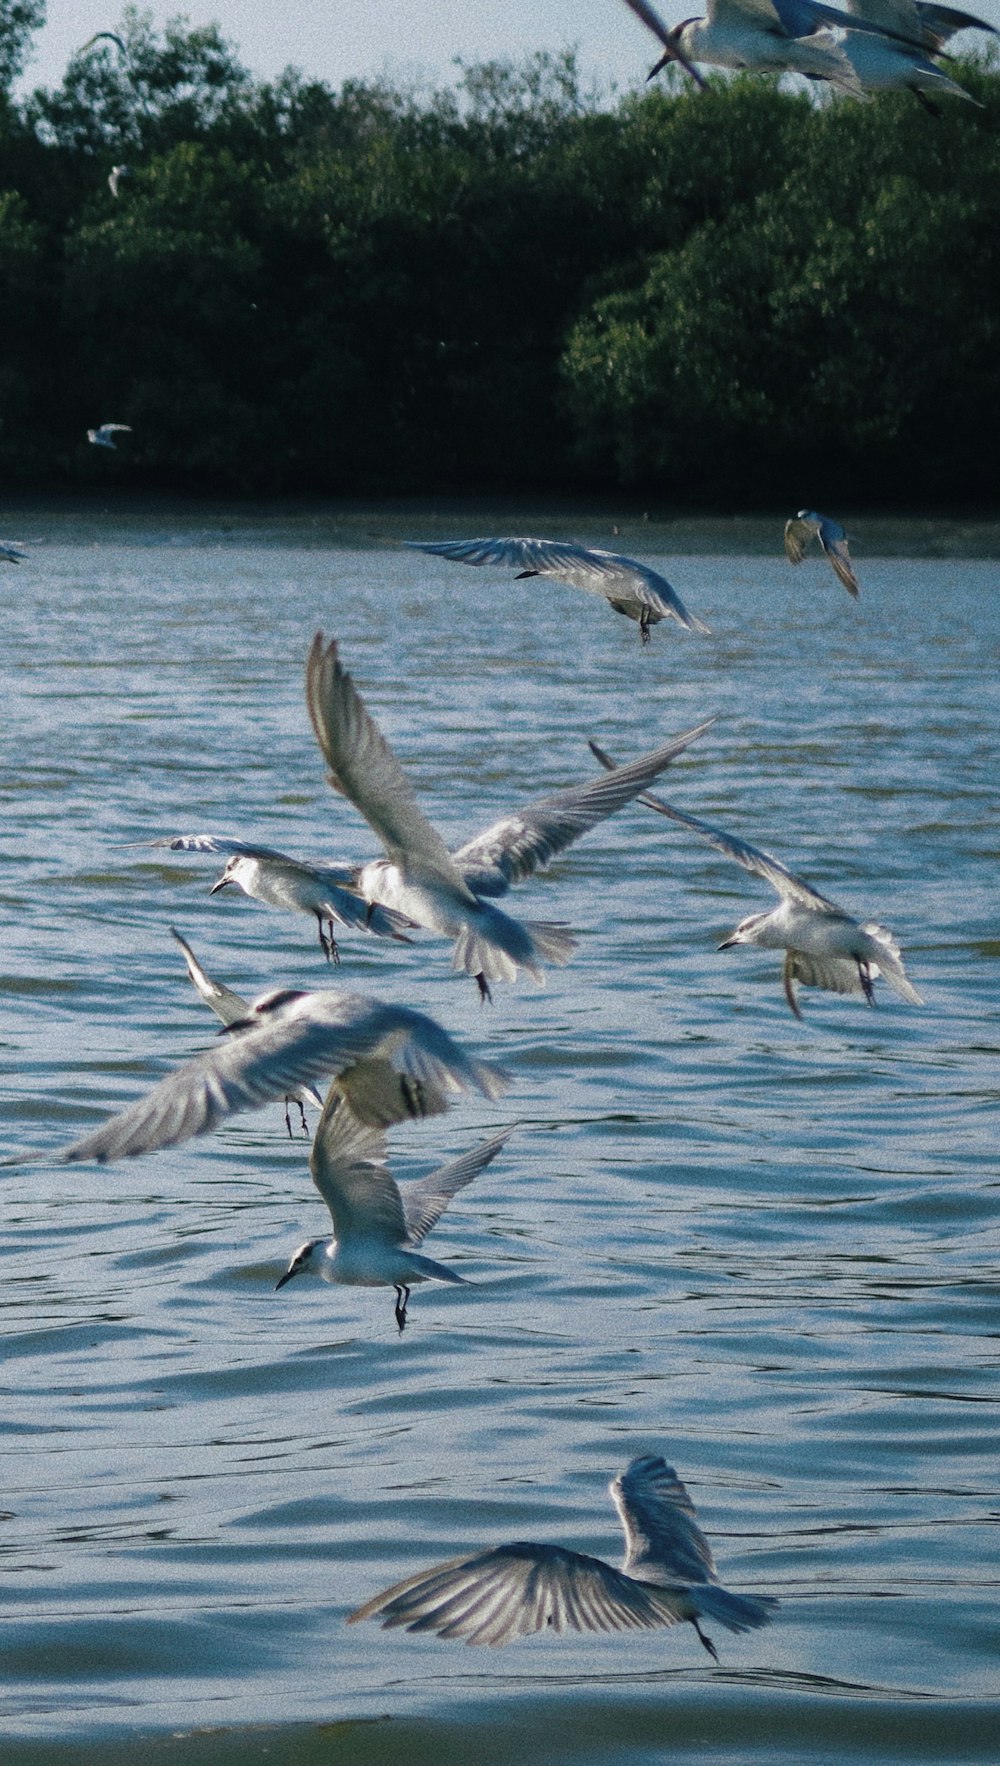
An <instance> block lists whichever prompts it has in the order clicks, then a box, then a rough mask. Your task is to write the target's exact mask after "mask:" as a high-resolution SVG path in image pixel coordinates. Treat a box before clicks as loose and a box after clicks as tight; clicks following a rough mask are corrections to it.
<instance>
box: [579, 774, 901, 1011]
mask: <svg viewBox="0 0 1000 1766" xmlns="http://www.w3.org/2000/svg"><path fill="white" fill-rule="evenodd" d="M590 748H591V752H592V753H593V754H594V755H596V757H597V759H598V760H599V761H600V762H601V764H602V765H603V766H606V767H609V768H611V769H613V768H614V764H615V763H614V761H613V760H611V759H610V758H609V756H608V755H607V754H605V752H604V750H603V748H600V747H599V746H598V744H597V743H596V742H591V744H590ZM639 801H640V802H641V803H644V804H645V805H646V806H647V808H649V809H655V810H656V811H658V813H659V814H660V815H661V816H668V817H669V818H670V820H671V821H672V822H677V823H679V824H680V826H681V827H683V828H689V829H690V830H691V832H692V833H693V834H697V836H698V838H699V839H700V840H704V841H705V842H706V844H707V845H709V846H713V847H714V848H715V850H716V852H721V853H722V854H723V855H724V857H726V858H729V859H732V860H733V863H734V864H737V865H740V866H742V868H743V870H744V871H749V872H750V873H751V875H752V876H754V877H761V878H763V880H764V882H765V883H770V885H771V888H772V889H774V890H775V891H776V892H777V894H778V896H779V897H780V902H779V905H778V906H777V907H776V908H773V909H772V910H771V912H770V913H767V914H750V915H749V916H748V917H747V918H746V919H745V920H741V921H740V923H739V925H738V926H737V927H736V928H735V930H734V931H733V932H732V933H731V934H730V936H729V937H728V938H724V939H723V941H722V943H721V944H720V945H719V949H720V950H729V949H730V947H731V946H732V945H734V944H758V945H761V946H762V947H763V948H764V949H765V950H783V951H784V952H785V962H784V969H783V980H784V986H785V998H786V999H787V1001H788V1004H789V1005H790V1007H791V1009H792V1011H793V1012H794V1013H795V1016H796V1018H801V1016H802V1011H801V1008H800V1006H799V1002H798V998H797V996H796V991H795V983H796V982H797V981H799V982H802V984H803V985H804V986H806V987H822V988H825V989H826V990H827V992H829V993H844V994H857V995H861V996H863V997H864V999H866V1000H867V1002H868V1004H869V1005H870V1006H873V1005H874V1004H875V991H874V987H873V985H872V983H873V978H874V977H875V976H876V975H881V976H882V977H883V979H884V980H885V981H886V982H887V983H888V985H889V986H890V987H891V988H892V991H893V993H895V994H898V995H899V998H900V999H904V1000H907V1001H908V1002H909V1004H910V1005H913V1006H922V1005H923V1003H924V1002H923V1000H922V999H921V997H920V995H919V993H918V992H917V990H916V988H915V987H914V986H913V985H912V983H911V982H910V981H909V979H908V978H907V975H906V972H905V970H904V968H903V962H902V958H901V956H900V951H899V945H898V944H897V942H896V940H895V938H894V937H893V935H892V933H891V932H889V931H887V930H886V928H885V927H884V926H879V925H876V924H875V922H874V921H871V920H869V921H866V922H865V923H864V924H862V923H861V922H860V921H858V920H855V919H854V918H853V917H852V916H851V915H850V914H848V913H845V911H844V909H843V908H839V907H838V906H837V904H836V902H832V901H828V900H827V898H826V896H825V895H820V893H819V891H818V890H817V889H813V887H812V885H811V884H809V883H806V882H805V881H804V880H803V878H801V877H797V876H796V875H795V873H794V871H790V870H788V868H787V866H785V865H783V864H782V862H781V860H780V859H777V858H773V857H772V855H771V854H770V853H769V852H762V851H761V850H760V848H759V847H756V846H750V845H749V844H748V843H747V842H746V841H743V840H737V839H736V838H735V836H734V835H732V834H726V833H724V832H723V830H722V829H721V828H713V827H712V825H711V823H709V822H702V821H700V820H699V819H698V817H697V816H690V815H687V814H686V813H685V811H684V810H681V809H675V808H674V806H673V804H670V803H665V802H664V801H663V799H662V798H661V797H654V796H653V794H652V792H645V793H644V794H643V796H642V797H641V798H640V800H639Z"/></svg>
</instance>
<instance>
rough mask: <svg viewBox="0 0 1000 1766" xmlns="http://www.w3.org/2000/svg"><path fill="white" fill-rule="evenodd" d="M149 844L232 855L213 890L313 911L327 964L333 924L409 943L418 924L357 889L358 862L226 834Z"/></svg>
mask: <svg viewBox="0 0 1000 1766" xmlns="http://www.w3.org/2000/svg"><path fill="white" fill-rule="evenodd" d="M144 844H145V845H149V846H154V847H164V848H166V850H167V851H168V852H212V853H221V854H228V855H229V857H228V859H227V861H226V866H225V869H224V870H223V873H222V875H221V877H219V878H217V879H216V881H215V882H214V883H213V884H212V887H211V889H210V890H209V894H210V895H217V894H218V893H219V891H220V889H225V888H227V887H228V886H229V885H232V886H233V887H234V888H236V889H239V890H241V891H242V892H243V894H244V895H248V896H250V897H252V899H253V900H254V901H262V902H265V903H266V904H267V905H268V906H269V907H275V908H284V909H285V910H286V911H288V912H291V913H298V914H310V915H312V916H313V918H314V919H315V920H316V923H317V925H318V927H319V942H320V945H321V947H322V950H323V954H324V956H325V957H326V959H327V961H328V962H331V963H336V962H339V960H340V953H339V951H338V948H337V941H336V939H335V938H334V935H333V929H334V926H347V927H350V928H352V929H353V930H355V931H360V932H370V933H371V934H372V935H373V936H374V937H375V938H392V939H395V940H396V942H397V943H400V944H407V943H409V940H408V938H407V936H406V932H405V930H404V928H405V927H407V926H410V927H412V926H413V924H414V922H413V921H412V920H408V919H406V917H405V916H404V915H403V914H398V913H396V912H395V911H394V910H393V909H391V908H383V907H377V906H374V905H373V904H372V903H371V902H368V901H365V900H364V899H363V898H362V897H361V896H360V895H359V894H358V892H357V890H356V888H355V887H354V878H355V876H356V873H357V867H356V866H354V865H309V864H305V863H304V862H303V861H302V860H301V859H297V858H289V856H288V854H287V853H286V852H276V851H275V849H274V848H273V847H271V846H251V845H249V844H248V843H247V841H245V840H230V839H229V838H228V836H226V835H223V834H165V835H163V837H162V838H161V839H159V840H150V841H147V842H144Z"/></svg>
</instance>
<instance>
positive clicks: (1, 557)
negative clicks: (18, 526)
mask: <svg viewBox="0 0 1000 1766" xmlns="http://www.w3.org/2000/svg"><path fill="white" fill-rule="evenodd" d="M27 556H28V554H27V552H26V551H25V550H24V548H23V546H19V545H17V544H16V543H15V541H14V540H0V564H23V563H24V560H25V559H26V558H27Z"/></svg>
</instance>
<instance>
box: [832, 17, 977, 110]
mask: <svg viewBox="0 0 1000 1766" xmlns="http://www.w3.org/2000/svg"><path fill="white" fill-rule="evenodd" d="M841 48H842V49H843V52H844V55H845V57H846V59H847V60H848V61H849V62H850V64H851V66H852V68H853V69H854V72H855V73H856V75H857V77H858V80H859V81H860V83H861V85H862V87H863V88H864V90H865V92H912V93H913V94H914V96H915V97H916V98H917V99H918V100H919V102H920V103H921V104H922V105H923V107H924V109H925V110H926V111H928V112H929V113H930V115H931V116H935V117H938V116H940V115H941V112H940V110H939V109H938V107H937V105H936V104H935V102H934V100H935V98H939V97H943V96H944V95H945V94H947V95H948V96H949V97H951V98H965V99H967V100H968V102H969V103H970V104H976V105H979V99H978V98H973V96H972V93H971V92H967V91H966V90H965V87H964V86H960V85H959V83H958V81H957V80H953V79H952V78H951V75H950V74H946V73H945V71H944V69H943V68H940V67H938V66H937V64H936V63H935V62H933V61H931V60H930V58H929V56H928V55H926V54H925V53H924V51H923V50H921V49H915V48H911V47H910V46H909V45H907V44H906V43H897V42H894V41H892V40H890V39H889V38H888V37H868V36H861V35H860V34H859V33H858V32H857V31H846V32H845V33H844V37H843V40H842V42H841ZM980 108H982V107H981V106H980Z"/></svg>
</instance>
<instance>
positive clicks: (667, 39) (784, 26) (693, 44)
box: [626, 0, 881, 98]
mask: <svg viewBox="0 0 1000 1766" xmlns="http://www.w3.org/2000/svg"><path fill="white" fill-rule="evenodd" d="M626 4H627V5H628V6H629V7H631V9H632V11H633V12H634V13H635V14H636V15H637V17H639V18H641V19H642V22H643V24H645V25H647V26H648V27H649V29H650V30H651V31H652V32H653V35H654V36H655V37H658V38H659V40H660V42H661V43H662V45H663V54H662V55H661V57H660V59H659V61H658V62H657V63H656V64H655V66H654V67H652V68H651V69H650V71H649V76H648V77H649V79H652V78H653V75H654V74H658V73H659V72H660V69H661V68H663V67H666V65H667V63H668V62H671V61H678V62H680V63H681V65H682V66H684V67H688V68H689V67H690V64H691V63H692V62H696V61H705V62H710V63H714V64H715V66H717V67H734V68H752V69H754V70H755V71H756V72H759V73H785V72H788V73H797V74H805V75H806V76H807V77H808V78H809V79H813V80H828V81H829V82H830V84H831V85H833V86H839V87H840V88H841V89H842V90H843V91H845V92H849V93H851V94H852V96H853V97H855V98H860V97H863V96H864V92H863V88H862V86H861V83H860V81H859V79H858V76H857V74H856V73H855V71H854V69H853V67H852V66H851V64H850V62H849V61H848V59H847V56H846V55H845V54H844V53H843V51H842V49H841V47H840V45H839V43H838V42H837V40H836V39H835V38H834V37H833V35H832V34H831V32H830V31H828V30H823V29H820V26H821V25H826V24H837V25H842V26H845V27H847V26H850V27H851V29H853V30H872V31H880V30H881V27H879V26H875V25H869V24H868V23H867V21H864V20H861V19H858V18H852V17H851V16H850V15H849V14H848V13H846V12H841V11H840V9H839V8H838V7H836V6H826V5H823V4H821V0H708V10H707V13H706V14H705V16H704V17H703V18H688V19H684V21H683V22H682V23H681V24H679V25H674V27H673V29H672V30H668V29H667V27H666V25H665V24H664V23H663V20H662V19H661V18H660V17H659V15H658V14H657V13H656V12H655V11H654V10H653V8H652V6H650V5H648V4H647V0H626Z"/></svg>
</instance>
